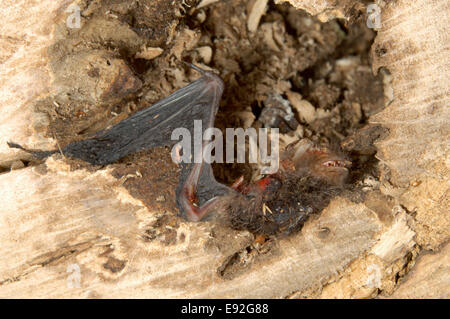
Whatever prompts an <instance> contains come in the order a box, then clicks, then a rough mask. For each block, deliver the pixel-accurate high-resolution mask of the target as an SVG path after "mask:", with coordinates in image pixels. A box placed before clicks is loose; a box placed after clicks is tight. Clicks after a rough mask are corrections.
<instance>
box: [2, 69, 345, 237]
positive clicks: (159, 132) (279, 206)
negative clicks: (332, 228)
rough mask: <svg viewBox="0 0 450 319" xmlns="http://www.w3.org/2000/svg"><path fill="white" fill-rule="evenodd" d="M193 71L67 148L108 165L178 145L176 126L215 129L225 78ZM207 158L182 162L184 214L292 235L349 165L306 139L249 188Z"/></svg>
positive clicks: (43, 154)
mask: <svg viewBox="0 0 450 319" xmlns="http://www.w3.org/2000/svg"><path fill="white" fill-rule="evenodd" d="M193 68H195V69H196V70H198V71H199V72H201V73H202V74H203V76H202V77H201V78H200V79H198V80H197V81H195V82H193V83H191V84H189V85H188V86H186V87H184V88H182V89H180V90H178V91H176V92H174V93H173V94H171V95H170V96H168V97H167V98H165V99H163V100H161V101H159V102H157V103H156V104H154V105H152V106H150V107H148V108H145V109H143V110H141V111H139V112H137V113H135V114H134V115H132V116H130V117H129V118H127V119H125V120H123V121H121V122H119V123H118V124H116V125H114V126H113V127H111V128H109V129H107V130H103V131H100V132H98V133H97V134H96V135H95V136H94V137H93V138H90V139H86V140H82V141H77V142H73V143H70V144H69V145H67V146H66V147H64V148H63V149H62V152H63V153H64V155H65V156H69V157H74V158H78V159H82V160H85V161H87V162H89V163H92V164H97V165H98V164H100V165H106V164H110V163H113V162H115V161H117V160H119V159H120V158H122V157H124V156H126V155H128V154H131V153H134V152H138V151H141V150H147V149H151V148H154V147H157V146H164V145H172V144H174V143H175V142H176V141H173V140H171V134H172V132H173V131H174V130H175V129H176V128H187V129H188V130H189V131H190V132H193V130H194V120H201V121H202V128H203V132H204V130H206V129H207V128H210V127H212V126H213V125H214V119H215V116H216V113H217V110H218V108H219V101H220V98H221V95H222V92H223V88H224V87H223V82H222V80H221V79H220V78H219V77H218V76H217V75H215V74H214V73H211V72H207V71H203V70H201V69H198V68H197V67H194V66H193ZM203 132H202V133H203ZM8 145H9V146H10V147H15V148H20V149H23V150H25V151H27V152H30V153H32V154H33V155H35V156H36V157H38V158H45V157H47V156H50V155H51V154H53V153H56V152H57V151H56V150H55V151H44V152H42V151H30V150H27V149H25V148H23V147H22V146H20V145H18V144H15V143H8ZM205 145H206V142H203V146H205ZM200 155H201V156H202V157H201V158H197V159H196V160H197V161H196V162H194V163H181V164H180V165H181V168H182V169H181V175H180V179H179V185H178V188H177V192H176V194H177V205H178V208H179V210H180V214H181V215H182V216H184V217H186V218H187V219H188V220H191V221H199V220H201V219H205V218H213V219H217V220H219V221H221V222H224V223H225V224H227V225H228V226H230V227H233V228H237V229H248V230H250V231H252V232H254V233H259V234H265V235H273V234H277V233H282V234H290V233H292V232H293V231H295V230H298V229H300V228H301V226H302V225H303V223H304V222H305V221H306V219H307V218H308V216H310V215H311V214H312V213H315V212H319V211H320V210H322V209H323V208H324V207H325V206H326V205H327V204H328V202H329V200H330V198H331V197H332V196H333V195H334V194H336V193H337V190H338V189H339V186H341V185H342V184H343V182H344V180H345V178H346V176H347V173H348V172H347V168H346V166H347V165H348V164H349V162H348V161H346V160H345V159H344V158H343V157H342V156H340V155H337V154H335V153H333V152H331V151H329V150H327V149H324V148H317V147H315V146H314V145H313V144H312V143H309V142H305V141H303V142H301V143H298V144H297V145H293V146H291V147H290V148H288V150H287V151H286V152H285V153H284V154H283V156H282V160H281V164H282V165H281V169H280V171H279V172H278V173H276V174H273V175H269V176H267V177H264V178H262V179H260V180H258V181H256V182H254V183H251V184H250V185H242V181H240V182H238V183H236V184H235V185H233V186H232V187H227V186H226V185H223V184H220V183H218V182H217V181H216V179H215V178H214V175H213V172H212V169H211V165H210V164H208V163H206V162H204V161H203V154H200Z"/></svg>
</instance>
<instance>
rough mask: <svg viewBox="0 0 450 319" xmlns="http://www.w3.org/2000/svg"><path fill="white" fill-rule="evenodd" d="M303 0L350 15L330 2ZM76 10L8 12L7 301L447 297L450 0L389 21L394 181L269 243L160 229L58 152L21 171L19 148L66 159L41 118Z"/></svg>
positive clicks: (4, 134) (396, 10)
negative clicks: (57, 35) (61, 30)
mask: <svg viewBox="0 0 450 319" xmlns="http://www.w3.org/2000/svg"><path fill="white" fill-rule="evenodd" d="M292 2H293V3H294V2H295V3H297V4H298V5H300V6H302V7H303V8H305V9H307V10H308V8H310V10H312V9H311V8H313V7H314V8H316V9H317V8H319V9H320V10H319V11H320V12H328V13H330V12H332V13H333V15H337V16H339V15H344V16H345V12H343V11H342V12H339V10H338V9H336V10H335V11H333V8H332V7H330V6H329V5H328V4H327V2H326V1H323V2H322V1H316V2H317V3H318V4H316V5H314V6H313V5H311V4H308V3H309V2H308V1H304V2H302V3H301V4H299V1H292ZM68 4H69V2H68V1H50V0H49V1H41V2H36V3H34V2H29V1H3V2H2V3H1V4H0V9H1V10H2V12H3V13H4V14H3V17H4V21H3V23H2V25H1V26H0V35H1V37H0V43H2V47H5V48H6V49H5V50H2V56H1V60H0V63H1V67H0V70H1V71H0V107H1V112H0V167H3V168H4V170H5V172H4V173H2V174H0V198H2V205H1V206H0V243H1V245H0V297H2V298H5V297H6V298H7V297H34V298H36V297H55V298H66V297H78V298H95V297H100V298H102V297H103V298H111V297H117V298H119V297H120V298H133V297H139V298H147V297H148V298H161V297H165V298H170V297H179V298H190V297H197V298H201V297H207V298H214V297H223V298H228V297H254V298H262V297H265V298H280V297H293V298H298V297H318V298H320V297H329V298H335V297H344V298H366V297H375V296H377V294H379V293H380V292H381V293H382V295H383V296H386V297H389V296H390V295H391V294H392V297H423V298H427V297H442V298H448V291H449V282H450V278H449V269H448V266H447V265H448V262H446V260H448V256H449V250H448V244H447V245H446V246H445V244H446V242H447V241H448V238H449V227H448V225H449V221H450V218H449V211H450V210H449V205H448V197H449V196H448V193H449V180H448V176H449V175H448V155H449V152H448V142H446V141H448V129H446V125H448V122H449V110H448V105H449V103H448V102H449V94H448V89H447V83H449V81H448V80H449V78H448V76H449V74H450V72H449V70H448V69H449V68H448V54H449V53H448V48H446V47H445V45H446V44H447V43H449V41H448V33H447V32H446V29H445V28H446V27H447V26H448V22H449V21H448V19H449V18H448V11H449V8H448V4H447V2H445V1H425V0H422V1H415V2H414V3H413V4H411V3H409V2H407V1H397V2H395V3H392V4H389V5H386V7H384V8H383V16H382V28H381V29H380V30H379V34H378V37H377V39H376V41H375V44H374V47H373V51H374V55H375V59H374V71H377V69H378V68H379V67H381V66H383V67H386V68H387V69H389V71H390V72H391V74H392V78H393V80H392V83H391V85H392V89H393V92H394V101H393V102H392V103H391V104H390V105H388V106H387V108H386V110H385V111H383V112H382V113H380V114H378V115H377V116H376V117H375V118H373V119H372V121H373V122H376V123H381V124H382V125H385V126H387V127H388V128H389V129H390V135H389V136H388V137H387V138H386V139H385V140H383V141H380V142H379V143H378V147H379V149H380V152H379V154H378V156H379V158H380V160H381V161H382V162H383V163H384V164H385V165H386V166H387V168H388V169H389V170H390V171H391V172H392V176H393V178H392V180H391V182H387V181H383V182H382V185H381V187H380V190H381V192H380V191H377V190H372V191H369V193H368V194H367V196H366V199H365V200H364V201H363V202H360V203H354V202H351V201H349V200H348V199H345V198H336V199H335V200H333V201H332V202H331V203H330V205H329V206H328V207H327V208H326V209H325V211H324V212H322V214H321V215H320V217H318V218H315V219H311V220H310V221H308V222H307V224H306V225H305V227H304V229H303V230H302V231H301V233H299V234H297V235H295V236H292V237H289V238H285V239H278V240H275V241H272V242H269V243H265V244H263V245H260V244H258V243H255V242H254V240H253V237H252V236H251V235H250V234H248V233H247V232H237V231H230V230H227V229H223V228H219V227H213V225H211V224H209V223H197V224H196V223H187V222H184V221H182V220H178V221H177V223H176V224H174V225H171V224H170V223H165V224H163V225H162V226H161V225H160V224H158V222H157V221H158V219H159V218H160V217H161V214H162V212H161V211H157V210H155V211H150V210H149V209H147V208H146V207H145V206H144V205H143V204H142V203H141V202H140V201H139V200H137V199H135V198H133V197H132V196H131V195H130V194H129V193H128V192H127V190H126V189H125V188H124V187H123V186H122V184H123V180H118V179H116V178H115V177H113V176H112V175H111V169H110V168H108V167H107V168H104V169H101V170H97V171H95V172H92V171H87V170H84V169H80V170H76V171H71V170H70V169H69V166H68V164H67V163H66V161H65V160H64V158H62V157H61V156H59V155H55V156H53V157H51V158H49V159H48V160H47V161H46V162H45V163H44V164H42V165H39V166H32V167H24V168H20V167H21V165H20V162H18V161H19V160H24V159H27V158H29V155H26V154H25V153H23V152H19V151H17V150H12V149H9V148H7V147H6V146H5V145H6V141H8V140H11V139H13V138H14V139H15V141H16V142H21V143H25V144H27V145H33V146H34V147H36V148H43V149H44V148H48V149H53V148H55V146H56V145H55V142H54V140H53V139H51V138H48V137H46V136H45V135H44V132H45V130H44V128H45V126H46V123H47V121H48V119H46V118H45V116H44V115H43V114H41V113H37V112H36V111H35V110H34V109H33V108H32V107H31V105H32V103H33V101H34V100H35V99H36V98H37V97H39V96H45V95H46V94H49V92H50V91H51V90H52V83H51V77H52V76H51V73H50V71H49V66H48V60H47V55H46V52H47V51H46V49H47V48H48V46H49V45H50V44H51V42H52V37H53V36H54V34H53V32H54V29H53V28H54V25H55V23H56V22H55V21H60V20H61V19H64V17H65V16H64V15H65V13H64V10H65V8H66V7H67V6H68ZM344 7H345V6H344ZM316 9H314V10H316ZM314 13H318V12H315V11H314ZM328 13H327V15H325V16H326V18H327V17H328V15H329V14H328ZM424 16H426V17H427V18H424ZM24 17H26V19H24ZM326 18H324V19H326ZM328 18H329V17H328ZM58 19H59V20H58ZM441 26H442V27H441ZM382 47H383V48H385V49H386V52H387V53H385V54H383V55H381V56H379V55H378V56H377V52H381V51H380V48H382ZM377 50H378V51H377ZM382 51H383V50H382ZM383 52H384V51H383ZM14 164H15V165H16V166H15V167H17V168H20V169H16V170H11V171H10V170H9V169H6V168H9V167H11V165H12V166H13V167H14ZM22 166H23V165H22ZM388 196H389V197H388ZM172 213H173V212H172ZM149 234H151V236H149ZM418 244H419V245H420V246H419V245H418ZM422 249H428V250H432V251H433V252H428V251H424V250H422ZM73 265H75V266H73ZM71 267H72V268H71ZM73 267H75V268H77V267H79V270H80V272H79V279H80V286H79V288H78V287H73V285H72V286H71V282H72V281H71V280H72V279H73V278H74V277H73V271H70V269H73ZM68 270H69V271H68ZM405 275H406V276H405ZM398 277H401V278H402V277H404V278H402V280H400V281H398V280H397V279H398ZM72 283H73V282H72Z"/></svg>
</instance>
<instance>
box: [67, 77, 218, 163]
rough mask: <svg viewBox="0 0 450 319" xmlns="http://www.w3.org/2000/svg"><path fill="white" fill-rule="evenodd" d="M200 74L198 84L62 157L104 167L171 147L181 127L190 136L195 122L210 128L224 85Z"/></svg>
mask: <svg viewBox="0 0 450 319" xmlns="http://www.w3.org/2000/svg"><path fill="white" fill-rule="evenodd" d="M202 73H203V76H202V77H201V78H200V79H198V80H197V81H195V82H193V83H191V84H189V85H188V86H186V87H184V88H182V89H180V90H178V91H175V92H174V93H172V94H171V95H169V96H168V97H166V98H165V99H163V100H161V101H159V102H157V103H156V104H154V105H152V106H150V107H148V108H145V109H143V110H141V111H139V112H137V113H135V114H133V115H132V116H130V117H129V118H127V119H125V120H123V121H121V122H119V123H117V124H116V125H114V126H112V127H111V128H109V129H107V130H104V131H100V132H99V133H97V134H96V136H95V137H93V138H91V139H87V140H82V141H77V142H73V143H71V144H69V145H67V146H66V147H65V148H64V149H63V153H64V154H65V155H67V156H70V157H75V158H79V159H82V160H85V161H87V162H90V163H92V164H100V165H105V164H110V163H113V162H115V161H117V160H119V159H120V158H122V157H124V156H126V155H128V154H132V153H135V152H138V151H142V150H147V149H151V148H154V147H157V146H165V145H171V144H174V143H175V141H172V140H171V135H172V132H173V130H175V129H176V128H180V127H182V128H187V129H188V130H189V131H190V132H191V133H193V124H194V120H201V121H202V124H203V125H202V127H203V130H205V129H206V128H208V127H212V126H213V125H214V119H215V115H216V113H217V110H218V108H219V101H220V97H221V96H222V92H223V87H224V85H223V82H222V80H221V79H220V78H219V77H218V76H217V75H215V74H213V73H211V72H207V71H203V70H202ZM192 136H193V134H192Z"/></svg>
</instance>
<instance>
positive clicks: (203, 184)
mask: <svg viewBox="0 0 450 319" xmlns="http://www.w3.org/2000/svg"><path fill="white" fill-rule="evenodd" d="M192 67H193V68H194V69H196V70H197V71H199V72H201V73H202V74H203V76H202V77H201V78H200V79H198V80H196V81H195V82H193V83H191V84H189V85H187V86H186V87H184V88H182V89H179V90H177V91H175V92H174V93H172V94H171V95H169V96H168V97H166V98H165V99H163V100H161V101H159V102H157V103H156V104H154V105H152V106H150V107H148V108H145V109H143V110H141V111H139V112H137V113H135V114H133V115H132V116H130V117H129V118H127V119H125V120H123V121H121V122H119V123H117V124H116V125H114V126H112V127H111V128H109V129H106V130H103V131H100V132H98V133H96V135H95V136H94V137H92V138H90V139H86V140H81V141H76V142H73V143H70V144H69V145H67V146H66V147H65V148H63V150H62V151H63V154H64V155H66V156H69V157H73V158H78V159H81V160H84V161H87V162H89V163H91V164H96V165H106V164H110V163H113V162H115V161H117V160H119V159H121V158H123V157H124V156H126V155H128V154H132V153H135V152H139V151H143V150H148V149H152V148H154V147H158V146H167V145H172V144H174V143H175V142H176V141H173V140H171V136H172V132H173V131H174V130H175V129H176V128H187V129H188V130H189V131H190V132H191V137H192V136H193V135H194V134H193V131H194V120H201V121H202V129H203V132H204V130H206V129H207V128H209V127H212V126H213V125H214V120H215V116H216V113H217V110H218V108H219V101H220V98H221V96H222V93H223V89H224V84H223V81H222V80H221V79H220V78H219V77H218V76H217V75H215V74H214V73H211V72H208V71H204V70H202V69H199V68H197V67H195V66H192ZM203 132H202V133H203ZM191 139H192V138H191ZM8 145H9V146H10V147H15V148H20V149H23V150H25V151H27V152H30V153H32V154H34V156H36V157H37V158H45V157H47V156H50V155H51V154H53V153H55V152H56V151H47V152H42V151H40V152H39V151H31V150H27V149H24V148H23V147H22V146H20V145H18V144H15V143H8ZM191 149H193V148H192V147H191ZM180 165H181V175H180V180H179V185H178V188H177V203H178V207H179V208H180V210H181V211H183V208H182V206H181V205H180V203H179V195H180V192H181V190H182V187H183V185H185V182H186V180H187V178H188V176H189V174H190V172H191V171H192V169H193V167H194V166H193V165H194V164H193V163H181V164H180ZM202 165H203V166H202V170H201V174H200V176H199V178H198V181H197V183H198V184H197V198H198V203H199V204H200V205H201V204H202V203H204V202H206V201H208V200H209V199H211V198H213V197H215V196H220V195H223V194H225V193H226V192H229V191H230V189H229V188H228V187H227V186H225V185H222V184H220V183H218V182H217V181H216V180H215V178H214V175H213V172H212V168H211V165H210V164H208V163H203V164H202ZM183 213H185V212H183Z"/></svg>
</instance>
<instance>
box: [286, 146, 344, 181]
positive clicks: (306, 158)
mask: <svg viewBox="0 0 450 319" xmlns="http://www.w3.org/2000/svg"><path fill="white" fill-rule="evenodd" d="M286 153H287V154H286V156H285V159H284V162H282V163H283V164H284V165H283V167H284V168H285V169H286V168H288V170H291V171H292V170H294V171H295V172H296V173H297V174H300V175H310V176H313V177H315V178H318V179H320V180H322V181H324V182H326V183H328V184H330V185H336V186H339V185H343V184H344V182H345V180H346V179H347V176H348V168H349V167H350V166H351V162H350V161H349V160H348V159H347V158H346V157H345V155H344V154H341V153H340V152H339V151H337V150H332V149H330V148H326V147H320V146H317V145H315V144H314V143H312V142H311V141H309V140H306V139H303V140H301V141H299V142H297V143H294V144H291V145H289V146H288V147H287V149H286ZM286 163H287V164H286Z"/></svg>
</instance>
